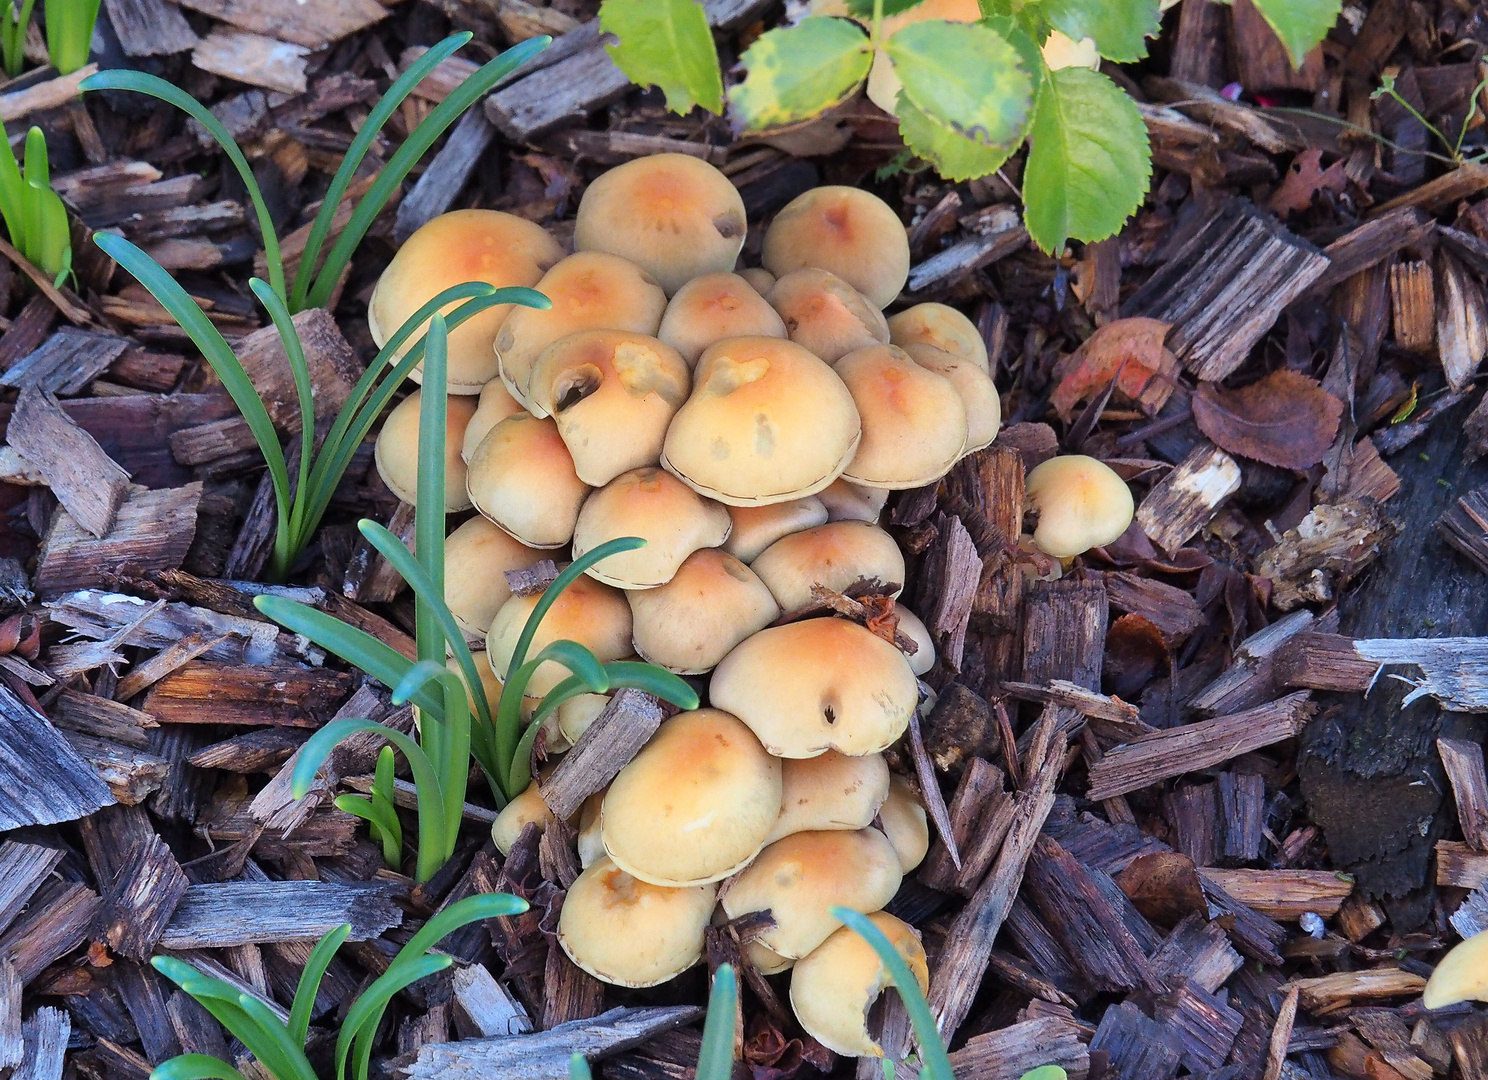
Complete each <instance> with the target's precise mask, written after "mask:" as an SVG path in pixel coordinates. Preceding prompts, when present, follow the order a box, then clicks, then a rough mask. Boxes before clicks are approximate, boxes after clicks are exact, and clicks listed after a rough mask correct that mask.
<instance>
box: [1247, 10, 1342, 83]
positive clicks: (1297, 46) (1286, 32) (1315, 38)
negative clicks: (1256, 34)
mask: <svg viewBox="0 0 1488 1080" xmlns="http://www.w3.org/2000/svg"><path fill="white" fill-rule="evenodd" d="M1255 6H1256V10H1257V11H1259V12H1260V13H1261V14H1262V15H1263V16H1264V17H1265V19H1266V21H1267V22H1268V23H1270V24H1271V29H1272V30H1275V31H1276V36H1277V37H1279V38H1281V43H1282V44H1283V45H1285V46H1286V47H1287V52H1289V53H1291V56H1292V67H1294V68H1300V67H1301V66H1302V61H1303V60H1304V59H1306V57H1307V54H1308V53H1309V52H1311V51H1312V49H1313V46H1315V45H1316V44H1317V43H1318V42H1320V41H1322V40H1323V38H1324V37H1326V36H1327V34H1328V31H1329V30H1331V29H1333V24H1334V23H1336V22H1337V21H1338V15H1339V13H1340V12H1341V11H1342V10H1343V0H1255Z"/></svg>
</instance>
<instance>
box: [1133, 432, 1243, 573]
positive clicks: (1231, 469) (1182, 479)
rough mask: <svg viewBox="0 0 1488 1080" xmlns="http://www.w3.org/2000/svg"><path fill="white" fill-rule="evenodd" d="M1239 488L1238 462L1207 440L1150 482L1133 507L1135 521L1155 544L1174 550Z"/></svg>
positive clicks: (1209, 518) (1208, 520)
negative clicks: (1140, 501) (1156, 479)
mask: <svg viewBox="0 0 1488 1080" xmlns="http://www.w3.org/2000/svg"><path fill="white" fill-rule="evenodd" d="M1239 490H1240V464H1239V462H1237V461H1236V460H1235V459H1234V458H1232V457H1230V455H1229V454H1226V453H1225V452H1224V451H1223V450H1221V449H1219V447H1217V446H1215V445H1214V444H1213V443H1210V442H1208V441H1205V442H1202V443H1200V444H1199V445H1198V446H1196V447H1194V449H1193V451H1192V452H1191V453H1190V454H1189V455H1188V456H1187V457H1186V458H1184V459H1183V460H1182V461H1180V462H1179V463H1178V464H1177V465H1175V466H1173V469H1172V471H1171V472H1169V473H1168V475H1167V476H1165V477H1163V478H1162V479H1161V480H1160V481H1158V482H1157V483H1156V484H1154V485H1153V486H1152V490H1150V491H1149V492H1147V495H1146V496H1145V497H1144V498H1143V499H1142V503H1141V505H1140V506H1138V507H1137V524H1138V525H1140V526H1141V527H1142V531H1143V532H1145V533H1146V534H1147V537H1148V539H1150V540H1151V541H1152V542H1153V543H1154V544H1156V545H1157V546H1158V547H1160V548H1162V549H1163V550H1164V551H1167V552H1169V553H1171V552H1174V551H1177V550H1178V549H1179V548H1181V547H1182V546H1183V545H1184V544H1186V543H1187V542H1188V541H1189V539H1190V538H1191V537H1192V536H1193V535H1194V533H1196V532H1198V531H1199V530H1200V529H1202V528H1203V527H1204V526H1205V525H1207V524H1208V523H1209V522H1210V521H1212V520H1213V519H1214V515H1215V514H1217V513H1219V508H1220V506H1221V505H1222V504H1223V503H1224V501H1225V500H1226V499H1228V498H1229V497H1230V496H1231V495H1233V494H1235V492H1237V491H1239Z"/></svg>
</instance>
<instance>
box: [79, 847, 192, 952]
mask: <svg viewBox="0 0 1488 1080" xmlns="http://www.w3.org/2000/svg"><path fill="white" fill-rule="evenodd" d="M190 884H191V883H190V882H189V881H187V879H186V874H185V873H184V872H183V871H182V870H181V866H180V864H179V863H177V862H176V857H175V856H174V855H173V854H172V853H171V850H170V848H169V847H168V846H167V845H166V843H165V841H164V840H162V839H160V837H158V836H155V837H152V838H151V839H149V840H146V841H143V842H140V843H137V844H135V845H134V848H133V850H131V851H130V853H129V856H128V857H127V858H126V859H125V860H124V864H123V865H122V866H121V867H120V868H119V872H118V874H117V875H116V876H115V877H114V880H113V882H112V883H111V884H110V885H109V887H108V888H107V889H106V890H105V891H104V894H103V904H102V906H101V907H100V908H99V912H98V921H97V923H96V924H95V925H94V929H93V936H94V937H95V938H97V939H99V940H101V941H103V942H104V943H106V944H107V945H108V947H109V948H110V949H112V950H113V951H114V952H116V953H118V954H119V955H120V956H124V957H127V958H129V959H131V960H138V961H140V962H141V963H143V962H144V961H146V960H148V959H149V958H150V954H151V953H152V952H153V951H154V948H155V943H156V942H157V941H159V940H160V937H161V935H162V934H163V933H164V932H165V928H166V925H167V924H168V923H169V922H170V920H171V915H172V913H173V912H174V911H175V910H176V905H177V904H178V903H179V902H180V900H181V897H182V896H184V895H185V893H186V890H187V888H188V886H189V885H190Z"/></svg>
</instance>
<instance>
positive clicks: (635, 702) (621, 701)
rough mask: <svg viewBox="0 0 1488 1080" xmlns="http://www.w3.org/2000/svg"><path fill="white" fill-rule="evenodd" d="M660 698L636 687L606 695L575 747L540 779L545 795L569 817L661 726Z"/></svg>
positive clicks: (557, 812)
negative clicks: (592, 720) (600, 708)
mask: <svg viewBox="0 0 1488 1080" xmlns="http://www.w3.org/2000/svg"><path fill="white" fill-rule="evenodd" d="M662 719H663V713H662V708H661V703H660V702H658V701H657V700H656V698H654V697H652V696H651V695H650V694H647V693H645V692H643V691H640V690H632V689H628V688H627V689H623V690H619V691H617V692H616V693H615V694H614V696H613V697H611V698H610V700H609V702H608V704H606V705H605V707H604V709H603V710H602V711H601V712H600V714H599V715H598V716H597V717H595V719H594V723H592V724H590V725H589V727H588V728H587V729H586V730H585V732H584V734H583V735H581V736H580V737H579V741H578V742H577V743H575V744H574V748H573V749H572V750H570V751H569V752H568V753H567V754H564V755H563V759H562V760H561V761H560V762H559V763H558V766H557V768H555V769H554V770H553V772H552V774H551V775H550V776H548V777H547V779H545V780H542V781H540V784H539V786H540V787H541V790H542V797H543V801H544V802H546V803H547V804H548V808H549V809H551V810H552V811H553V815H554V816H555V817H557V818H559V819H561V820H567V819H568V818H570V817H572V816H573V815H574V814H575V813H577V812H578V809H579V807H580V806H581V805H583V802H584V800H585V799H587V798H588V797H589V796H590V795H593V794H594V793H595V792H596V791H599V790H600V789H601V788H603V787H604V786H605V785H606V784H608V783H609V782H610V781H611V780H613V779H614V778H615V774H616V773H618V772H619V771H620V770H621V769H623V768H624V767H625V766H626V765H627V764H628V763H629V762H630V759H631V758H633V757H635V756H636V754H637V753H639V752H640V749H641V747H643V746H645V745H646V741H647V740H648V739H650V738H651V736H652V735H653V734H654V733H655V732H656V729H657V728H658V727H660V726H661V721H662Z"/></svg>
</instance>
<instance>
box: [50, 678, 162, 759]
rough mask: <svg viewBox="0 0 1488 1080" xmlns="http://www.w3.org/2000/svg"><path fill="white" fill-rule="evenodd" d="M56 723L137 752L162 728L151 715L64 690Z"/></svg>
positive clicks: (90, 695) (56, 714) (61, 726)
mask: <svg viewBox="0 0 1488 1080" xmlns="http://www.w3.org/2000/svg"><path fill="white" fill-rule="evenodd" d="M52 720H53V722H54V723H55V724H56V725H57V726H58V727H60V728H66V729H67V730H69V731H79V732H82V733H83V734H84V735H92V736H94V737H96V738H100V739H108V740H109V741H110V742H116V743H119V744H120V745H122V746H132V747H134V748H135V749H137V750H144V749H146V748H147V747H148V746H149V745H150V729H152V728H158V727H159V726H160V724H159V723H158V722H157V721H156V719H155V718H154V717H153V716H151V715H150V714H149V713H146V712H141V711H140V710H139V709H131V708H130V707H129V706H128V705H124V704H121V703H120V702H117V701H110V700H109V699H108V698H103V697H99V696H97V695H96V694H84V693H81V692H79V691H77V690H63V691H62V694H61V696H59V697H58V698H57V702H56V705H55V706H54V707H53V713H52Z"/></svg>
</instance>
